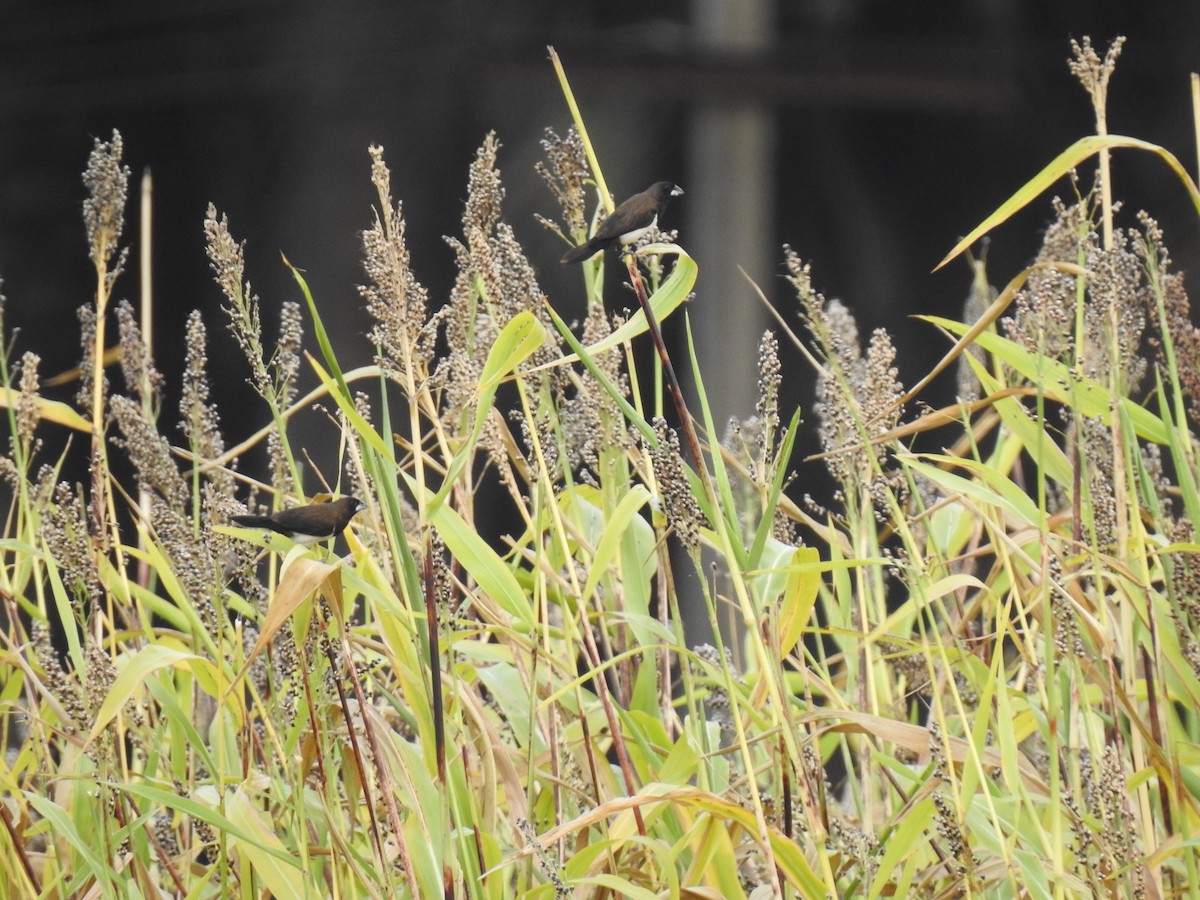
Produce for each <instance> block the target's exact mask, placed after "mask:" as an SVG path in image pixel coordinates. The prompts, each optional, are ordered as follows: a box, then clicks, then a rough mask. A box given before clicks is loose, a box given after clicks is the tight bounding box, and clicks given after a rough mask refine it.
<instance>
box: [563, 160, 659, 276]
mask: <svg viewBox="0 0 1200 900" xmlns="http://www.w3.org/2000/svg"><path fill="white" fill-rule="evenodd" d="M682 194H683V188H681V187H680V186H679V185H677V184H674V183H672V182H670V181H658V182H655V183H654V184H652V185H650V187H648V188H646V190H644V191H642V192H641V193H640V194H634V195H633V196H632V197H630V198H629V199H628V200H626V201H625V202H624V203H622V204H621V205H620V206H618V207H617V208H616V209H614V210H613V212H612V215H611V216H609V217H608V218H606V219H605V220H604V221H603V222H601V223H600V227H599V228H597V229H596V233H595V234H593V235H592V236H591V237H590V238H588V240H587V243H584V244H580V245H579V246H578V247H573V248H572V249H570V250H568V251H567V252H566V253H565V254H564V255H563V258H562V262H563V264H564V265H566V264H568V263H577V262H580V261H581V260H585V259H588V258H590V257H592V256H595V255H596V254H597V253H599V252H600V251H601V250H607V249H608V248H609V247H623V246H624V245H626V244H632V243H633V242H634V241H636V240H637V239H638V238H640V237H642V236H643V235H644V234H646V232H648V231H649V230H650V229H651V228H654V227H656V226H657V225H658V216H659V213H661V212H662V211H663V210H664V209H665V208H666V206H667V202H668V201H669V200H670V199H671V198H672V197H678V196H680V195H682Z"/></svg>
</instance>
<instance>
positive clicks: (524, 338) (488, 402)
mask: <svg viewBox="0 0 1200 900" xmlns="http://www.w3.org/2000/svg"><path fill="white" fill-rule="evenodd" d="M545 340H546V330H545V329H544V328H543V327H542V323H541V322H539V321H538V320H537V317H536V316H534V314H533V313H531V312H529V310H525V311H524V312H519V313H517V314H516V315H515V316H513V317H512V318H511V319H509V321H508V324H507V325H505V326H504V329H503V330H502V331H501V332H500V336H499V337H497V338H496V343H494V344H492V349H491V350H489V351H488V357H487V361H486V362H484V364H483V372H482V373H481V374H480V376H479V387H478V389H477V391H476V407H475V424H474V426H473V427H472V428H471V436H470V437H469V438H467V440H466V441H465V442H464V443H463V445H462V447H461V448H460V449H459V451H458V453H457V454H455V456H454V459H453V460H452V461H451V462H450V466H449V468H448V469H447V471H446V477H445V478H444V479H443V481H442V486H441V488H440V489H439V490H438V492H437V494H436V495H435V496H434V498H433V500H432V501H430V505H431V507H432V508H436V507H439V506H441V505H442V504H443V503H444V502H445V500H446V497H448V496H449V494H450V491H451V490H452V489H453V487H454V482H455V481H456V480H457V479H458V475H459V473H460V472H461V471H462V469H463V466H465V465H466V464H467V460H469V459H470V458H471V457H472V455H473V454H474V452H475V445H476V444H477V443H478V441H479V435H480V434H482V433H483V426H484V425H485V424H487V417H488V414H489V413H491V411H492V403H493V401H495V399H496V389H497V388H498V387H499V386H500V382H501V381H502V380H503V379H504V378H505V377H506V376H507V375H508V374H509V373H511V372H512V371H513V370H514V369H516V367H517V366H519V365H520V364H521V363H523V362H524V361H525V360H526V359H528V358H529V357H530V355H531V354H532V353H534V351H536V350H537V349H538V348H539V347H540V346H542V344H543V343H544V342H545Z"/></svg>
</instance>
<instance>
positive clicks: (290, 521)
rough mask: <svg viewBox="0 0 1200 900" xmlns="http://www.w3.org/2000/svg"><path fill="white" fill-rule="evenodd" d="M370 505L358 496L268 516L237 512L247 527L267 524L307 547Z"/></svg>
mask: <svg viewBox="0 0 1200 900" xmlns="http://www.w3.org/2000/svg"><path fill="white" fill-rule="evenodd" d="M366 508H367V504H365V503H363V502H362V501H361V500H359V499H358V498H357V497H342V498H341V499H339V500H331V501H330V502H329V503H310V504H309V505H307V506H293V507H292V508H291V509H281V510H279V512H276V513H272V514H271V515H269V516H253V515H247V516H234V517H233V521H234V522H235V523H237V524H238V525H243V526H245V527H246V528H265V529H267V530H268V531H274V532H277V533H279V534H283V535H286V536H287V537H290V538H291V539H292V540H293V541H295V542H296V543H297V544H302V545H304V546H305V547H308V546H310V545H312V544H315V543H317V542H318V541H323V540H325V539H327V538H331V537H333V536H334V535H336V534H339V533H340V532H342V531H344V530H345V529H346V526H347V525H349V524H350V520H351V519H353V518H354V516H355V515H357V514H358V513H360V512H362V511H363V510H364V509H366Z"/></svg>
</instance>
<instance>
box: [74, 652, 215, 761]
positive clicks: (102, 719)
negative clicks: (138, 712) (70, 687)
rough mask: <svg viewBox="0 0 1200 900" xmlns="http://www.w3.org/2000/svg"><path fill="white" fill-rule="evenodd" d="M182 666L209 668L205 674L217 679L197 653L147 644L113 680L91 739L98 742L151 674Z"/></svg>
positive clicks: (99, 712) (89, 738)
mask: <svg viewBox="0 0 1200 900" xmlns="http://www.w3.org/2000/svg"><path fill="white" fill-rule="evenodd" d="M178 665H186V666H188V668H190V669H192V671H194V672H196V671H197V670H204V669H207V672H205V674H206V675H208V676H209V677H210V678H211V679H213V680H214V681H215V680H216V678H217V675H218V672H217V670H216V668H215V667H214V666H213V664H212V663H210V662H209V661H208V660H206V659H204V658H203V657H200V656H196V655H195V654H194V653H185V652H183V651H182V650H176V649H174V648H172V647H166V646H164V645H162V644H150V645H149V646H146V647H143V648H142V649H141V650H139V651H138V652H137V653H135V654H134V655H133V656H132V657H131V658H129V659H127V660H126V661H125V662H124V664H123V665H122V666H121V671H120V673H119V674H118V675H117V677H116V680H115V681H113V684H112V687H111V688H109V689H108V694H107V695H106V696H105V698H104V702H103V703H101V704H100V709H99V710H97V712H96V723H95V724H94V725H93V726H92V732H91V734H89V735H88V741H94V740H95V739H96V736H97V735H98V734H100V732H101V731H103V730H104V729H105V728H107V727H108V723H109V722H111V721H112V720H113V718H115V717H116V715H117V713H118V712H119V711H120V709H121V707H123V706H124V705H125V703H126V702H127V701H128V700H129V698H130V697H132V696H133V692H134V691H136V690H137V689H138V687H140V686H141V684H142V682H143V681H145V680H146V679H147V678H148V677H149V676H150V675H151V674H153V673H154V672H157V671H158V670H159V669H162V668H165V667H167V666H178Z"/></svg>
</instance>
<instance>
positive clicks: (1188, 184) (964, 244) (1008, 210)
mask: <svg viewBox="0 0 1200 900" xmlns="http://www.w3.org/2000/svg"><path fill="white" fill-rule="evenodd" d="M1122 147H1129V148H1132V149H1135V150H1147V151H1149V152H1151V153H1154V154H1157V155H1158V156H1159V157H1160V158H1161V159H1162V160H1163V161H1164V162H1165V163H1166V164H1167V165H1168V166H1170V168H1171V169H1172V171H1174V172H1175V174H1176V175H1178V176H1179V180H1180V181H1181V182H1183V186H1184V188H1186V189H1187V192H1188V196H1190V197H1191V198H1192V205H1193V206H1195V207H1196V211H1197V212H1198V213H1200V189H1197V187H1196V183H1195V182H1194V181H1192V179H1191V176H1189V175H1188V173H1187V169H1185V168H1184V167H1183V164H1182V163H1181V162H1180V161H1179V160H1178V159H1176V158H1175V156H1174V155H1173V154H1172V153H1171V152H1170V151H1168V150H1166V149H1164V148H1162V147H1160V146H1159V145H1158V144H1151V143H1149V142H1147V141H1139V140H1138V139H1137V138H1131V137H1123V136H1122V135H1119V134H1109V135H1091V136H1089V137H1085V138H1080V139H1079V140H1077V141H1076V142H1075V143H1074V144H1072V145H1071V146H1070V147H1068V148H1067V149H1066V150H1064V151H1063V152H1062V153H1060V154H1058V156H1056V157H1054V159H1052V160H1051V161H1050V163H1049V164H1048V165H1047V166H1046V167H1045V168H1044V169H1042V171H1040V172H1038V173H1037V174H1036V175H1034V176H1033V178H1031V179H1029V181H1027V182H1025V184H1023V185H1022V186H1021V187H1020V188H1018V189H1017V192H1016V193H1015V194H1013V195H1012V196H1011V197H1009V198H1008V199H1007V200H1005V201H1004V202H1003V203H1002V204H1000V208H999V209H997V210H996V211H995V212H994V213H992V214H991V215H990V216H988V217H987V218H986V219H984V220H983V221H982V222H981V223H980V224H979V225H978V226H976V228H975V229H974V230H972V231H971V233H970V234H968V235H967V236H966V237H965V238H963V239H962V240H961V241H959V242H958V243H957V244H955V246H954V249H953V250H951V251H950V252H949V253H947V254H946V258H945V259H943V260H942V261H941V262H940V263H938V264H937V266H935V267H934V271H935V272H936V271H937V270H938V269H940V268H941V267H942V266H944V265H946V263H948V262H950V260H952V259H954V258H955V257H956V256H958V255H959V254H960V253H962V252H963V251H964V250H966V249H967V248H968V247H970V246H971V245H972V244H973V243H975V242H976V241H977V240H979V239H980V238H981V237H983V236H984V235H985V234H987V233H988V232H989V231H991V230H992V229H993V228H995V227H996V226H997V225H999V224H1000V223H1001V222H1004V221H1006V220H1007V219H1009V218H1011V217H1012V216H1013V215H1014V214H1016V213H1017V212H1018V211H1019V210H1021V209H1023V208H1024V207H1025V206H1027V205H1029V204H1030V203H1031V202H1033V201H1034V200H1035V199H1037V198H1038V197H1039V196H1041V194H1042V193H1043V192H1045V191H1046V190H1047V189H1048V188H1049V187H1050V186H1051V185H1052V184H1054V182H1056V181H1058V179H1060V178H1062V177H1063V176H1064V175H1066V174H1067V173H1068V172H1070V171H1071V170H1072V169H1074V168H1075V167H1076V166H1078V165H1079V164H1080V163H1081V162H1083V161H1084V160H1086V159H1088V158H1089V157H1091V156H1094V155H1095V154H1097V153H1099V152H1100V151H1101V150H1115V149H1118V148H1122Z"/></svg>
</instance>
